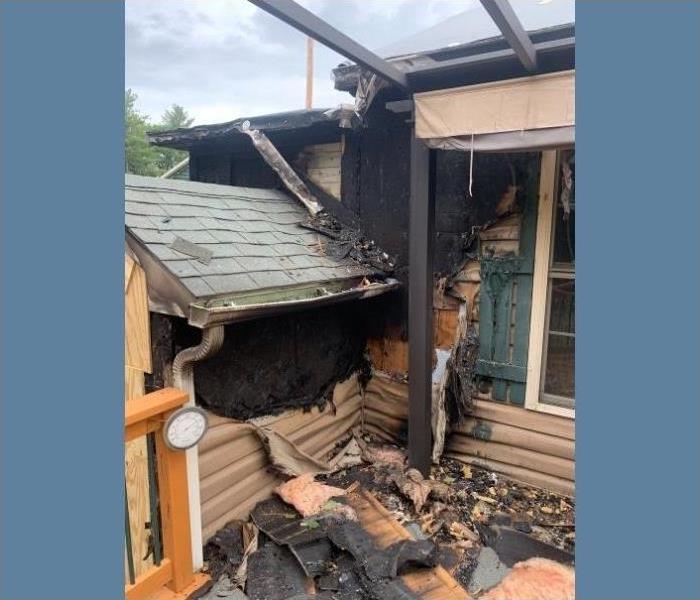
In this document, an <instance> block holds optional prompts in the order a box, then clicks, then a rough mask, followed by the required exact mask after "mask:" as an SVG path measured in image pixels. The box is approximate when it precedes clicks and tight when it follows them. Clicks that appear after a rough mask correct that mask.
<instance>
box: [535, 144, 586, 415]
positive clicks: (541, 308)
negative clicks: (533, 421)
mask: <svg viewBox="0 0 700 600" xmlns="http://www.w3.org/2000/svg"><path fill="white" fill-rule="evenodd" d="M556 175H557V151H556V150H546V151H544V152H542V166H541V170H540V192H539V206H538V211H537V238H536V243H535V264H534V273H533V276H532V313H531V316H530V342H529V347H528V359H527V383H526V385H525V408H529V409H531V410H539V411H542V412H546V413H549V414H553V415H558V416H562V417H571V418H573V416H574V414H575V412H574V410H573V409H571V408H564V407H561V406H554V405H551V404H545V403H543V402H540V389H541V387H542V385H541V384H542V376H543V373H542V367H543V365H544V362H543V356H544V345H545V334H546V332H545V327H546V322H547V293H548V288H549V259H550V254H551V247H552V233H553V222H554V194H555V185H556V179H557V177H556Z"/></svg>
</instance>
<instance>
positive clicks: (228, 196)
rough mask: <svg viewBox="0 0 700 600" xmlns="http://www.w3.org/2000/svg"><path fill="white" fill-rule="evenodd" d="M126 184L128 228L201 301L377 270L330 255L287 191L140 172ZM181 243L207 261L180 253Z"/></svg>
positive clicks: (356, 275) (127, 177) (303, 211)
mask: <svg viewBox="0 0 700 600" xmlns="http://www.w3.org/2000/svg"><path fill="white" fill-rule="evenodd" d="M125 183H126V185H125V200H126V202H125V212H126V219H125V220H126V227H127V229H128V230H129V231H130V232H131V234H132V235H133V236H134V237H135V238H136V240H137V241H138V242H139V243H140V244H141V245H143V246H144V247H146V248H147V249H148V250H149V251H150V252H151V253H152V254H153V255H155V256H156V257H157V258H158V259H159V261H160V262H161V263H162V264H163V266H164V267H165V268H166V269H167V270H168V271H169V272H170V273H171V274H172V275H173V276H174V277H176V278H177V279H179V280H180V281H181V282H182V283H183V285H184V286H185V287H186V288H187V289H188V290H189V291H190V292H191V293H192V294H193V295H194V296H195V297H197V298H202V297H209V296H221V295H235V294H238V293H245V292H253V291H261V290H266V289H270V288H281V287H288V286H295V285H299V284H313V283H322V282H330V281H338V280H344V279H354V278H357V277H360V276H362V275H366V274H369V273H371V271H370V270H369V269H367V268H366V267H363V266H361V265H359V264H358V263H356V262H354V261H352V260H350V259H343V260H337V259H335V258H332V257H329V256H324V255H323V254H322V251H321V249H320V245H322V244H323V237H322V236H321V235H319V234H317V233H315V232H313V231H310V230H308V229H305V228H303V227H301V225H300V223H301V222H303V221H304V220H305V219H306V218H307V213H306V211H305V210H304V208H303V207H301V206H300V205H299V204H298V203H297V202H296V201H295V200H294V199H292V198H291V197H289V196H287V195H286V194H284V193H283V192H281V191H279V190H272V189H257V188H243V187H233V186H226V185H214V184H208V183H199V182H193V181H180V180H174V179H160V178H154V177H142V176H138V175H127V176H126V182H125ZM176 240H178V242H179V243H180V245H179V247H180V248H181V249H182V250H185V251H187V250H188V246H191V245H190V244H187V243H186V242H191V243H192V244H195V245H196V248H195V247H192V248H193V249H195V250H196V249H199V250H200V253H201V255H202V256H200V257H199V258H198V257H197V255H196V254H197V253H196V252H194V253H191V252H189V251H187V252H183V251H182V250H180V251H178V250H176V249H174V248H173V247H171V245H172V244H173V242H176ZM181 240H184V241H185V243H181ZM175 245H176V246H178V244H177V243H176V244H175Z"/></svg>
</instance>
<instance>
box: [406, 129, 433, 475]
mask: <svg viewBox="0 0 700 600" xmlns="http://www.w3.org/2000/svg"><path fill="white" fill-rule="evenodd" d="M434 171H435V155H434V151H432V150H430V149H429V148H428V147H427V146H426V145H425V144H424V143H423V142H422V141H421V140H419V139H417V138H416V137H415V132H413V135H412V136H411V198H410V223H409V253H408V260H409V285H408V336H409V343H408V361H409V366H408V381H409V406H408V459H409V463H410V465H411V466H412V467H415V468H416V469H418V470H419V471H420V472H421V473H423V475H426V476H427V475H428V471H429V469H430V457H431V448H432V430H431V406H432V381H431V379H432V362H433V360H432V359H433V249H434V243H435V240H434V238H435V198H434V193H433V188H434V177H435V176H434Z"/></svg>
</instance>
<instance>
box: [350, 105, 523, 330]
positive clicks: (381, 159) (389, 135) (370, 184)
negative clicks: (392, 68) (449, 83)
mask: <svg viewBox="0 0 700 600" xmlns="http://www.w3.org/2000/svg"><path fill="white" fill-rule="evenodd" d="M386 100H388V98H386V97H382V96H379V97H378V98H376V99H375V101H374V102H373V104H372V105H371V107H370V109H369V111H368V113H367V115H366V127H363V128H361V129H357V130H354V131H352V132H348V133H347V134H346V138H345V151H344V153H343V157H342V170H341V176H342V192H343V204H345V205H346V206H347V207H349V208H350V209H351V210H352V211H353V213H354V214H355V215H356V216H357V217H358V219H359V221H360V223H361V227H362V228H363V230H364V231H365V233H366V234H367V235H368V236H369V237H370V238H372V239H374V240H375V241H376V242H377V244H378V245H379V246H380V247H382V248H383V249H384V250H385V251H386V252H388V253H389V254H392V255H393V256H395V257H396V261H397V271H396V276H397V278H398V279H400V280H401V281H402V282H403V283H404V284H407V283H408V276H409V273H408V246H409V198H410V141H411V123H410V122H409V113H393V112H391V111H389V110H386V108H385V104H386ZM435 152H436V175H435V230H436V231H435V236H436V237H435V255H434V263H433V267H434V271H435V276H436V277H439V276H444V275H450V274H452V273H453V272H455V271H456V269H457V268H458V267H459V266H460V265H461V263H462V262H463V261H464V260H465V258H466V257H467V255H468V254H469V252H473V251H474V250H475V248H474V247H470V241H471V240H472V238H473V236H472V235H471V232H472V229H473V228H474V227H475V226H479V225H483V224H485V223H487V222H489V221H491V220H493V219H494V218H495V209H496V206H497V204H498V203H499V201H500V200H501V198H502V197H503V195H504V193H505V192H506V191H507V190H508V186H509V185H512V184H515V185H516V186H518V187H519V184H520V183H521V181H522V179H523V178H524V177H525V174H526V173H527V166H526V160H525V159H524V158H523V157H524V155H506V154H475V155H474V160H473V166H472V173H473V181H472V193H471V195H470V194H469V162H470V154H469V153H467V152H458V151H443V150H437V151H435ZM406 309H407V289H406V286H404V290H403V296H402V297H401V300H400V302H398V303H395V304H394V306H392V308H391V310H390V312H389V313H388V314H387V319H388V324H389V325H399V326H400V328H401V329H402V330H403V332H404V333H405V323H406V314H407V312H406Z"/></svg>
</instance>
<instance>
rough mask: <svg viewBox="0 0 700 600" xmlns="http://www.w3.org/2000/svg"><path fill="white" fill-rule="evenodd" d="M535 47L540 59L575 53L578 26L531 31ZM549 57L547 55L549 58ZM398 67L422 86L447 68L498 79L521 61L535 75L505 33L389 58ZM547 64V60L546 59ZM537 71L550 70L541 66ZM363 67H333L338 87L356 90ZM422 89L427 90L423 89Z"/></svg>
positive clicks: (482, 79)
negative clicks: (471, 70) (469, 71)
mask: <svg viewBox="0 0 700 600" xmlns="http://www.w3.org/2000/svg"><path fill="white" fill-rule="evenodd" d="M529 36H530V39H531V40H532V43H533V46H534V48H535V50H536V51H537V56H538V62H539V57H540V55H541V54H544V55H551V54H552V53H555V52H560V53H564V52H568V53H573V50H574V47H575V25H574V24H573V23H570V24H566V25H558V26H556V27H547V28H545V29H539V30H537V31H533V32H530V33H529ZM545 58H546V57H545ZM387 60H388V61H389V62H390V63H392V64H394V65H395V66H396V67H397V68H398V69H401V70H402V71H404V72H405V73H406V77H407V78H408V80H409V83H410V84H411V87H412V88H413V87H415V86H418V87H421V88H422V86H421V84H422V82H423V80H424V79H425V78H426V77H427V76H430V75H435V74H438V73H440V72H444V71H446V67H449V69H450V71H454V73H455V74H456V73H457V72H460V71H461V72H464V71H466V70H469V69H476V68H477V67H480V68H482V69H483V67H485V66H486V67H488V69H487V70H485V71H483V72H480V73H479V74H478V80H475V81H473V83H481V82H486V81H496V80H498V79H500V78H501V75H502V67H503V66H509V65H510V64H512V63H513V62H515V63H517V65H518V67H519V70H520V73H519V75H528V74H531V73H529V72H528V71H527V70H525V69H524V67H523V66H522V64H521V63H520V60H519V59H518V57H517V54H516V53H515V51H514V50H513V49H512V48H511V47H510V45H509V44H508V42H507V41H506V39H505V38H504V37H503V36H496V37H493V38H488V39H484V40H478V41H476V42H469V43H467V44H462V45H459V46H452V47H449V48H440V49H437V50H430V51H427V52H418V53H415V54H404V55H401V56H395V57H392V58H388V59H387ZM544 64H545V65H546V61H544ZM538 66H539V68H538V71H537V72H546V71H547V69H546V66H545V68H542V65H538ZM360 72H361V68H360V66H358V65H356V64H341V65H339V66H337V67H336V68H335V69H333V71H332V74H333V79H334V85H335V89H337V90H340V91H343V92H350V93H353V94H354V93H355V90H356V88H357V82H358V79H359V76H360ZM421 91H425V90H423V89H421Z"/></svg>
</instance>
